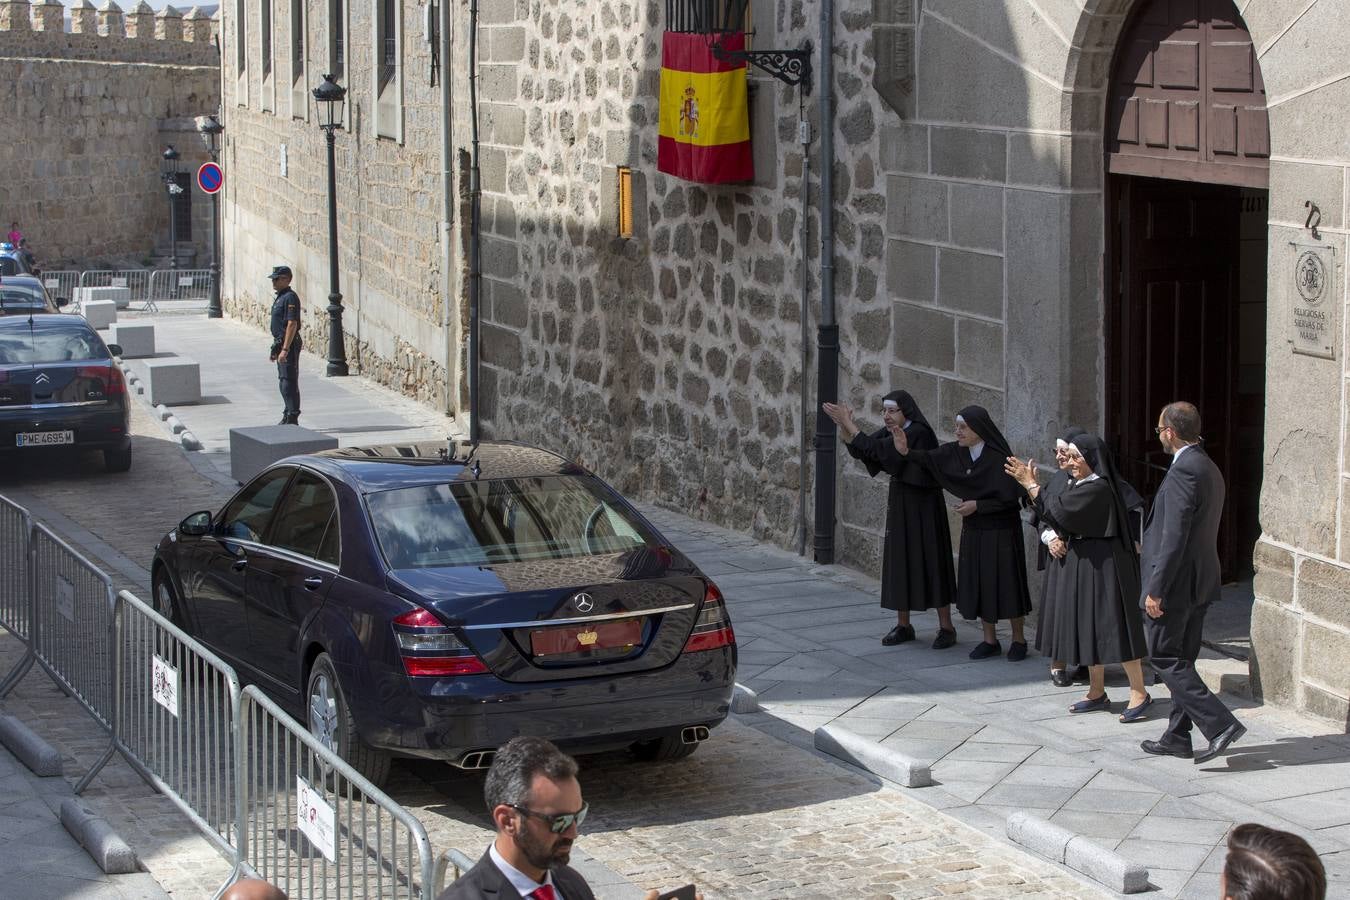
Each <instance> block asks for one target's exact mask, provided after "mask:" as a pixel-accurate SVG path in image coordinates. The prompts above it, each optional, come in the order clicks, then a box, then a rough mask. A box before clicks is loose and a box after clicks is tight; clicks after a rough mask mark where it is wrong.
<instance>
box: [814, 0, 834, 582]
mask: <svg viewBox="0 0 1350 900" xmlns="http://www.w3.org/2000/svg"><path fill="white" fill-rule="evenodd" d="M816 366H817V369H816V403H818V404H819V403H825V402H830V403H833V402H834V401H835V399H836V398H837V396H838V393H839V326H838V325H837V324H836V323H835V320H834V0H821V3H820V326H819V327H818V328H817V330H816ZM836 437H837V434H836V429H835V425H834V422H833V421H831V419H830V417H829V416H826V415H823V414H821V412H820V411H819V410H817V411H816V534H815V551H816V552H815V560H816V562H818V563H822V564H829V563H832V562H834V495H835V484H834V475H835V464H834V455H835V440H836Z"/></svg>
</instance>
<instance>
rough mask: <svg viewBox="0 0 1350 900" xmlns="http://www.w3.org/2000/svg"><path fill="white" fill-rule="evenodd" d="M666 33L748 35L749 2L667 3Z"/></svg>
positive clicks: (701, 0)
mask: <svg viewBox="0 0 1350 900" xmlns="http://www.w3.org/2000/svg"><path fill="white" fill-rule="evenodd" d="M666 30H667V31H678V32H684V33H691V34H713V33H715V32H718V31H744V32H746V33H747V34H749V33H750V0H666Z"/></svg>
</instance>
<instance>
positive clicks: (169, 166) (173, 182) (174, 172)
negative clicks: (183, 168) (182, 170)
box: [160, 144, 183, 269]
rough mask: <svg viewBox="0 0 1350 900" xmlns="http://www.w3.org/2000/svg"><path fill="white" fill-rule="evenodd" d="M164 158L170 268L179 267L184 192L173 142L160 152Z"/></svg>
mask: <svg viewBox="0 0 1350 900" xmlns="http://www.w3.org/2000/svg"><path fill="white" fill-rule="evenodd" d="M160 157H161V158H162V159H163V163H162V166H161V171H162V173H163V176H164V188H165V190H166V191H167V192H168V195H169V268H170V269H176V268H178V217H177V215H176V213H177V206H178V204H177V202H176V201H177V200H178V195H179V194H181V193H183V186H182V185H181V184H179V183H178V151H177V150H175V149H173V144H169V145H168V146H167V147H165V148H164V152H163V153H161V154H160Z"/></svg>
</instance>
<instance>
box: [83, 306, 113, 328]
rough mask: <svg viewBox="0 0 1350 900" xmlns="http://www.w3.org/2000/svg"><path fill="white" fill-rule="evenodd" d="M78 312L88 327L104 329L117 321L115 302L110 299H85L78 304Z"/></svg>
mask: <svg viewBox="0 0 1350 900" xmlns="http://www.w3.org/2000/svg"><path fill="white" fill-rule="evenodd" d="M80 313H81V314H82V315H83V316H84V318H85V321H87V322H88V323H89V327H90V328H96V329H104V328H107V327H108V326H109V325H111V324H112V323H114V322H116V321H117V304H116V303H114V302H113V301H111V300H87V301H85V302H84V303H82V304H80Z"/></svg>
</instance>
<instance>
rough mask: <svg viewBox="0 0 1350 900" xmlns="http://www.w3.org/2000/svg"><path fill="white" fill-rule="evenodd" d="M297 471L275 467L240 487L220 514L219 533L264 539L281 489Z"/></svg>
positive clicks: (246, 539)
mask: <svg viewBox="0 0 1350 900" xmlns="http://www.w3.org/2000/svg"><path fill="white" fill-rule="evenodd" d="M294 471H295V470H294V469H292V468H290V467H289V466H285V467H282V468H280V469H272V470H271V471H269V472H266V473H264V474H263V475H260V476H259V477H258V478H257V480H255V481H253V482H251V483H250V484H249V486H248V487H246V488H244V489H243V490H242V491H240V492H239V493H238V495H236V496H235V498H234V499H233V500H231V501H230V505H229V506H227V507H225V511H224V512H222V513H221V514H220V533H221V534H222V535H224V536H225V537H227V538H234V539H235V540H240V541H255V542H257V541H261V540H262V537H263V534H265V533H266V531H267V522H268V520H270V519H271V518H272V509H273V507H275V506H276V505H277V500H279V499H280V498H281V489H282V488H284V487H285V486H286V482H287V481H289V480H290V477H291V473H292V472H294Z"/></svg>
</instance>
